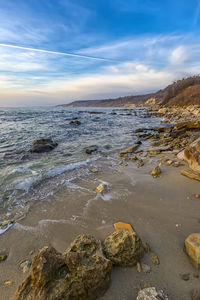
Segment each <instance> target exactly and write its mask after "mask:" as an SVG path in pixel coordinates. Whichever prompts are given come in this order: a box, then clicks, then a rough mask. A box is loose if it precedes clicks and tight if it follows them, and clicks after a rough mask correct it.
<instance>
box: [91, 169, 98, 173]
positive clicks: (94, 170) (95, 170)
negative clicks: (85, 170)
mask: <svg viewBox="0 0 200 300" xmlns="http://www.w3.org/2000/svg"><path fill="white" fill-rule="evenodd" d="M90 171H91V172H92V173H98V171H99V170H98V169H97V168H93V169H91V170H90Z"/></svg>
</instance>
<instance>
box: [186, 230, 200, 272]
mask: <svg viewBox="0 0 200 300" xmlns="http://www.w3.org/2000/svg"><path fill="white" fill-rule="evenodd" d="M185 249H186V253H187V254H188V256H189V257H190V259H191V261H192V263H193V265H194V266H195V267H196V268H197V269H198V270H200V233H192V234H190V235H189V236H188V237H187V239H186V240H185Z"/></svg>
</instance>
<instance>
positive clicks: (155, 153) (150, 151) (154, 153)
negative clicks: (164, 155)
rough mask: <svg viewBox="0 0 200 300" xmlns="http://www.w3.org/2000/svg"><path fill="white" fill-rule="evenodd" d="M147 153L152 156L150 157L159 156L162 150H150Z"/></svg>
mask: <svg viewBox="0 0 200 300" xmlns="http://www.w3.org/2000/svg"><path fill="white" fill-rule="evenodd" d="M147 152H148V153H149V154H150V155H157V154H159V153H160V150H159V149H148V150H147Z"/></svg>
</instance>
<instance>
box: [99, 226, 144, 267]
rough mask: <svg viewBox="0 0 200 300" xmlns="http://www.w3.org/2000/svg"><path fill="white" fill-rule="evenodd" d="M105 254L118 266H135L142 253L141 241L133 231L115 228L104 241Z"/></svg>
mask: <svg viewBox="0 0 200 300" xmlns="http://www.w3.org/2000/svg"><path fill="white" fill-rule="evenodd" d="M103 251H104V254H105V256H106V257H107V258H108V259H110V260H111V261H112V263H113V264H114V265H118V266H126V267H128V266H135V265H136V264H137V262H138V261H140V259H141V258H142V257H143V255H144V248H143V245H142V241H141V239H140V238H139V236H138V235H137V234H136V233H135V232H130V231H128V230H124V229H122V230H117V231H115V232H114V233H112V234H111V235H109V236H108V237H107V238H106V239H105V241H104V247H103Z"/></svg>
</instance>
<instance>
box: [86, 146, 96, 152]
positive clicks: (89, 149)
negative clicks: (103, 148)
mask: <svg viewBox="0 0 200 300" xmlns="http://www.w3.org/2000/svg"><path fill="white" fill-rule="evenodd" d="M97 150H98V148H97V147H96V146H90V147H89V148H87V149H86V150H85V153H87V154H94V153H96V152H97Z"/></svg>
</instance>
